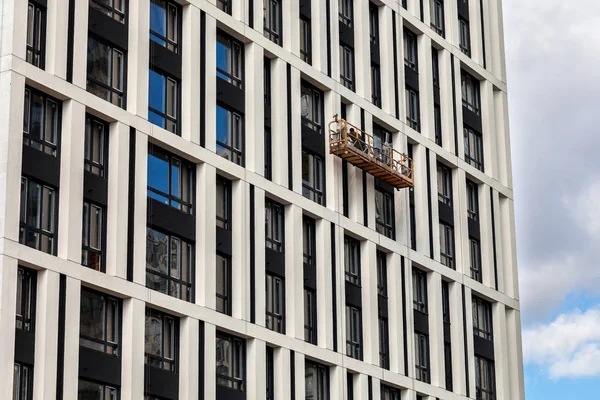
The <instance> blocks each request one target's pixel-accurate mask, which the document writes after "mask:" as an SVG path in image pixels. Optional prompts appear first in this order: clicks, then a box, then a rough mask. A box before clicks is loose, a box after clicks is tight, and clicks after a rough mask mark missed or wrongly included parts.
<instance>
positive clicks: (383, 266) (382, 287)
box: [377, 250, 388, 297]
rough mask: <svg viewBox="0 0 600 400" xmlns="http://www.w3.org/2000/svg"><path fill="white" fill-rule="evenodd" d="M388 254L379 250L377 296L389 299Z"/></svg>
mask: <svg viewBox="0 0 600 400" xmlns="http://www.w3.org/2000/svg"><path fill="white" fill-rule="evenodd" d="M387 284H388V282H387V254H385V253H384V252H383V251H380V250H377V294H378V295H379V296H383V297H387V295H388V290H387Z"/></svg>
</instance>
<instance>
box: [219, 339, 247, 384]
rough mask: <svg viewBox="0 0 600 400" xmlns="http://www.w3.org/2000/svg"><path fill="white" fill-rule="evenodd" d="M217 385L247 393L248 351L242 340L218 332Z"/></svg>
mask: <svg viewBox="0 0 600 400" xmlns="http://www.w3.org/2000/svg"><path fill="white" fill-rule="evenodd" d="M216 353H217V385H220V386H226V387H228V388H231V389H235V390H240V391H245V390H246V388H245V384H244V380H245V367H246V349H245V343H244V341H243V340H242V339H240V338H237V337H235V336H231V335H228V334H226V333H223V332H217V351H216Z"/></svg>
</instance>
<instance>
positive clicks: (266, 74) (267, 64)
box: [263, 57, 271, 106]
mask: <svg viewBox="0 0 600 400" xmlns="http://www.w3.org/2000/svg"><path fill="white" fill-rule="evenodd" d="M263 85H264V90H265V106H270V105H271V60H270V59H269V58H267V57H265V59H264V63H263Z"/></svg>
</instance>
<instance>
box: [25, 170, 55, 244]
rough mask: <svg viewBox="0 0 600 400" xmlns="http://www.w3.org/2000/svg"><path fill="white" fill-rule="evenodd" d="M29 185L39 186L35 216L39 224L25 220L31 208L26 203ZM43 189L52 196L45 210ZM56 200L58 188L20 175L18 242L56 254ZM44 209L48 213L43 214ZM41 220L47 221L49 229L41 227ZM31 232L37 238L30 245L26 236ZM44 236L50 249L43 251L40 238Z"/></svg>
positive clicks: (42, 223)
mask: <svg viewBox="0 0 600 400" xmlns="http://www.w3.org/2000/svg"><path fill="white" fill-rule="evenodd" d="M30 185H39V187H40V196H39V198H38V203H39V215H38V217H37V220H38V221H37V224H36V225H39V226H35V225H30V224H29V223H28V221H27V220H28V219H29V216H28V210H29V209H30V208H31V207H30V205H29V204H28V197H29V191H30V190H31V187H30ZM45 190H48V193H50V194H51V197H52V198H51V204H50V205H49V207H48V209H47V210H44V209H45V208H46V207H44V199H45V198H46V197H47V196H46V195H45V193H44V191H45ZM58 200H59V199H58V189H56V188H54V187H53V186H50V185H47V184H45V183H43V182H41V181H38V180H36V179H32V178H30V177H28V176H21V200H20V203H21V216H20V221H19V243H21V244H24V245H26V246H28V247H31V248H33V249H36V250H39V251H43V252H45V253H48V254H51V255H55V254H56V249H57V245H56V241H57V238H58V203H59V201H58ZM44 211H48V212H49V213H50V215H49V216H44ZM43 221H46V222H49V226H50V229H49V230H48V229H44V228H43V225H44V222H43ZM31 234H33V235H37V238H38V239H37V241H36V242H37V243H36V245H35V246H30V245H29V244H28V241H27V238H28V236H29V235H31ZM44 237H45V238H46V240H49V242H50V243H51V244H50V249H49V250H50V251H45V250H43V249H42V248H43V246H42V244H43V243H42V239H44Z"/></svg>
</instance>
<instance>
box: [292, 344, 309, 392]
mask: <svg viewBox="0 0 600 400" xmlns="http://www.w3.org/2000/svg"><path fill="white" fill-rule="evenodd" d="M305 365H306V363H305V358H304V354H302V353H296V354H295V355H294V376H293V377H292V379H293V380H294V382H295V389H296V390H295V391H294V392H295V397H294V398H295V399H305V398H306V381H305V379H306V378H305V374H306V367H305Z"/></svg>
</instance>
